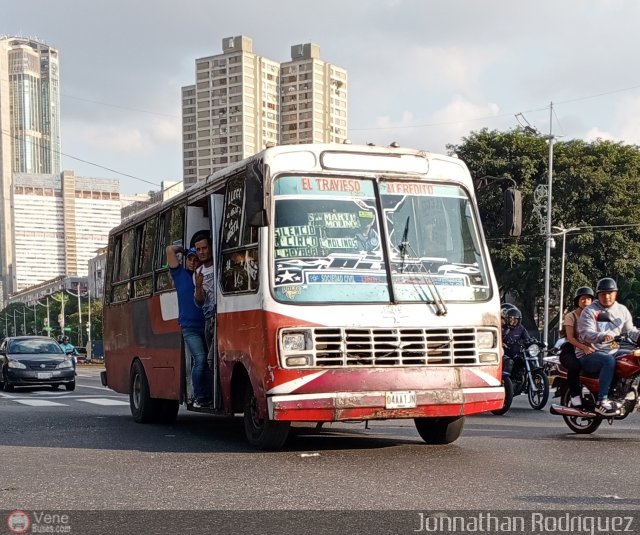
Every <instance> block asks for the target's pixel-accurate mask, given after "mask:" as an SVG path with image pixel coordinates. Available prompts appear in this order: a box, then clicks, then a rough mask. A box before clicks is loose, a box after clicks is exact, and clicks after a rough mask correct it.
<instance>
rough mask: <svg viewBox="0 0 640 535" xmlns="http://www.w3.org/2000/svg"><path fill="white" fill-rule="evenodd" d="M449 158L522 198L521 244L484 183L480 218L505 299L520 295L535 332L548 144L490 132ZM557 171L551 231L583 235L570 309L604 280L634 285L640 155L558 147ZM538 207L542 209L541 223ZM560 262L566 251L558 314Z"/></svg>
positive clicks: (573, 264)
mask: <svg viewBox="0 0 640 535" xmlns="http://www.w3.org/2000/svg"><path fill="white" fill-rule="evenodd" d="M448 150H449V152H451V153H455V154H456V155H457V156H458V157H459V158H461V159H462V160H464V161H465V162H466V164H467V166H468V167H469V169H470V171H471V174H472V176H474V178H476V179H481V178H483V177H485V176H487V175H489V176H494V177H502V176H506V177H509V178H512V179H513V180H515V182H516V183H517V184H518V188H519V189H520V190H521V191H522V200H523V233H522V236H521V237H519V238H504V222H503V220H502V218H503V209H504V207H503V206H502V204H503V196H502V192H501V191H500V188H496V187H482V186H483V185H486V183H483V181H480V180H477V184H478V185H479V187H478V188H477V195H478V204H479V207H480V215H481V218H482V223H483V227H484V230H485V234H486V236H487V240H488V243H489V247H490V251H491V257H492V261H493V265H494V269H495V271H496V277H497V279H498V284H499V286H500V292H501V295H502V296H504V295H506V294H508V293H509V294H512V295H515V296H516V301H517V303H518V305H519V306H520V307H521V309H522V313H523V320H524V322H525V324H527V325H529V326H531V325H535V324H536V323H537V322H536V319H537V317H538V314H537V312H538V310H539V309H540V308H541V307H542V306H543V299H544V266H545V246H546V244H545V237H544V233H545V230H544V226H542V227H541V221H542V222H544V221H546V202H543V203H540V202H538V203H535V202H534V191H535V188H536V186H538V185H540V184H546V183H547V172H548V171H547V169H548V145H547V142H546V140H545V139H544V138H540V137H537V136H529V135H527V134H525V132H524V131H523V130H522V129H515V130H512V131H509V132H498V131H489V130H487V129H483V130H480V131H479V132H472V133H471V134H470V135H469V136H468V137H466V138H463V140H462V143H461V144H459V145H449V146H448ZM553 171H554V175H553V205H552V216H553V217H552V224H553V225H562V226H564V227H569V226H579V227H580V228H581V231H580V232H579V233H578V234H577V235H573V234H570V235H568V236H567V242H566V243H567V251H566V257H565V288H567V291H566V292H565V296H566V301H565V303H567V302H570V301H571V297H572V290H573V289H575V288H577V287H579V286H583V285H588V286H592V287H593V286H595V283H596V281H597V280H598V279H599V278H600V277H603V276H609V277H613V278H614V279H618V280H625V279H633V280H635V276H634V270H635V269H636V267H637V266H638V265H640V239H639V238H640V234H639V229H640V213H637V212H638V211H637V209H636V207H637V202H636V201H635V198H636V192H638V191H640V151H639V149H638V147H636V146H631V145H623V144H621V143H613V142H610V141H601V140H598V141H594V142H590V143H588V142H585V141H580V140H573V141H567V142H558V143H556V144H554V162H553ZM507 185H508V183H505V187H506V186H507ZM535 204H538V205H543V208H542V210H540V217H538V216H537V215H536V213H535V211H534V206H535ZM614 225H623V226H622V227H621V226H618V227H613V226H614ZM629 225H638V226H637V227H631V226H629ZM541 231H542V232H541ZM560 254H561V251H560V250H559V248H557V249H556V250H554V251H553V252H552V263H551V278H550V281H551V288H553V291H552V295H551V299H552V303H551V304H552V305H556V306H558V309H559V310H560V309H561V308H563V307H560V306H559V303H557V300H558V296H557V294H558V292H557V289H558V288H559V286H560V280H559V279H560V264H561V258H560ZM621 297H622V296H621ZM621 300H622V299H621Z"/></svg>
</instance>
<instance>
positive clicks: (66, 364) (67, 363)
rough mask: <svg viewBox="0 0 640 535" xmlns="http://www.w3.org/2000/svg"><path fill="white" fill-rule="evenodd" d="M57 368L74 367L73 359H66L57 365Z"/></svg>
mask: <svg viewBox="0 0 640 535" xmlns="http://www.w3.org/2000/svg"><path fill="white" fill-rule="evenodd" d="M56 368H59V369H60V368H73V360H71V359H64V360H63V361H62V362H61V363H60V364H58V365H57V366H56Z"/></svg>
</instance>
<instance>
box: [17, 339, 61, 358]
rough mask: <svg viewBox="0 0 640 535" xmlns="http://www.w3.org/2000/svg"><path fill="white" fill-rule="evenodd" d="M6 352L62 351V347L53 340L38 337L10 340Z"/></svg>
mask: <svg viewBox="0 0 640 535" xmlns="http://www.w3.org/2000/svg"><path fill="white" fill-rule="evenodd" d="M7 352H8V353H13V354H34V353H35V354H45V353H57V354H60V353H63V351H62V348H61V347H60V346H59V345H58V344H56V343H55V342H54V341H53V340H42V339H38V338H32V339H24V340H11V342H9V347H8V349H7Z"/></svg>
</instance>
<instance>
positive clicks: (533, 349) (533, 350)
mask: <svg viewBox="0 0 640 535" xmlns="http://www.w3.org/2000/svg"><path fill="white" fill-rule="evenodd" d="M527 353H529V356H531V357H537V356H538V355H539V354H540V348H539V347H538V344H533V345H530V346H529V347H528V348H527Z"/></svg>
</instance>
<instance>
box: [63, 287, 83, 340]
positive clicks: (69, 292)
mask: <svg viewBox="0 0 640 535" xmlns="http://www.w3.org/2000/svg"><path fill="white" fill-rule="evenodd" d="M77 289H78V293H77V294H74V293H73V292H72V291H70V290H67V293H68V294H69V295H72V296H73V297H77V298H78V347H82V306H81V304H82V303H81V301H80V283H79V282H78V287H77Z"/></svg>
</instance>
